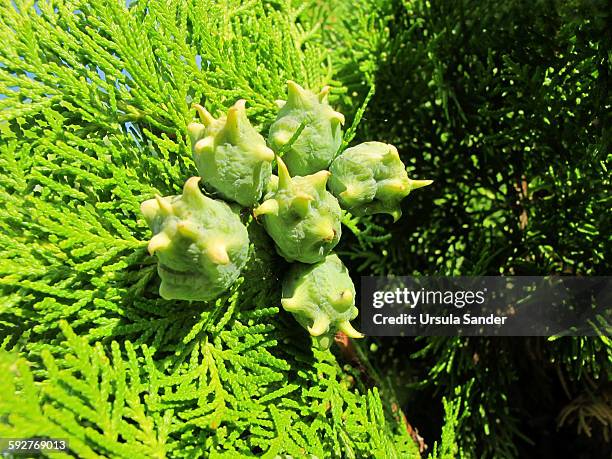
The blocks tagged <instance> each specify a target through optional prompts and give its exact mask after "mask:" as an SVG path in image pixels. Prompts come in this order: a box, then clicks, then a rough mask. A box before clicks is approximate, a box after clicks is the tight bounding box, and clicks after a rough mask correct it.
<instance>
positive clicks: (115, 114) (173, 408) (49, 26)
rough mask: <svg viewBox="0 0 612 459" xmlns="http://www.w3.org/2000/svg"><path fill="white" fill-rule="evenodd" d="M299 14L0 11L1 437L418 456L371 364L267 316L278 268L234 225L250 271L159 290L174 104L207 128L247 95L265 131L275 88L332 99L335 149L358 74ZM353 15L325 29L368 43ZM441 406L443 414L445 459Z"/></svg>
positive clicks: (212, 5) (179, 121) (449, 439)
mask: <svg viewBox="0 0 612 459" xmlns="http://www.w3.org/2000/svg"><path fill="white" fill-rule="evenodd" d="M311 8H318V6H317V5H316V4H312V5H311V4H309V3H303V4H301V6H300V7H299V8H297V7H294V5H292V4H291V3H290V2H288V1H275V2H262V1H248V2H233V1H230V2H219V3H216V2H212V1H195V0H194V1H188V0H176V1H169V2H154V1H151V2H148V1H137V2H132V4H131V5H130V6H126V5H125V4H123V3H120V2H114V1H103V0H94V1H53V2H51V1H39V2H29V1H20V0H15V1H12V2H2V3H1V4H0V38H1V40H2V43H3V46H2V47H0V94H1V95H2V96H1V97H2V98H1V99H0V135H1V138H2V141H1V142H0V170H1V171H2V172H1V174H0V202H1V204H2V206H1V207H2V213H1V214H0V228H1V231H0V243H1V246H2V248H3V250H2V252H1V255H0V293H1V298H2V302H1V305H0V343H1V348H2V350H1V352H0V373H1V374H2V375H3V376H2V378H0V390H1V391H2V397H0V436H1V437H5V438H6V437H29V436H36V437H45V436H46V437H56V438H65V439H67V440H68V441H69V444H70V448H71V453H72V454H73V455H76V456H78V457H100V456H106V457H244V456H259V455H261V456H263V457H270V458H273V457H288V456H293V457H303V456H305V455H313V456H317V457H330V456H331V457H381V458H382V457H385V458H387V457H418V454H419V453H418V447H417V445H416V444H415V442H414V441H413V439H412V438H411V437H410V435H409V433H408V429H407V428H406V424H405V418H404V416H403V414H402V412H401V410H400V409H399V407H398V404H397V401H396V399H395V396H394V395H393V391H392V390H391V388H390V387H389V386H388V385H387V384H385V383H384V381H383V379H382V378H380V377H378V376H377V374H376V372H375V371H374V369H373V368H372V367H371V365H370V364H369V363H368V355H367V354H368V353H367V352H365V351H363V350H362V349H361V348H360V347H359V346H358V345H356V346H355V348H354V352H353V353H352V357H351V356H343V355H340V354H335V353H332V352H330V351H320V350H318V349H316V348H313V347H311V343H310V341H309V340H308V339H306V336H305V333H303V331H302V330H301V329H300V328H299V327H296V325H295V321H294V320H293V319H292V318H291V317H290V316H289V315H288V314H287V313H285V312H284V311H282V309H281V308H280V304H281V303H280V299H281V291H280V288H279V279H278V273H280V272H283V269H285V265H284V261H283V260H282V259H281V258H280V257H279V256H278V255H276V253H275V250H274V247H273V246H272V244H271V242H270V240H269V238H267V236H265V235H264V234H263V233H262V231H263V229H262V228H261V227H260V226H259V225H255V224H252V223H253V222H252V217H251V216H248V215H242V218H243V219H245V220H246V223H247V227H248V231H249V241H250V244H251V246H252V247H251V248H252V249H253V252H252V253H254V254H256V256H252V257H251V258H250V259H249V262H248V264H247V265H245V267H244V269H243V271H242V273H241V275H240V276H239V277H238V278H237V279H236V280H235V281H234V283H233V284H232V285H231V287H230V288H229V290H228V291H227V292H225V293H224V294H222V295H221V296H220V297H219V298H218V299H216V300H214V301H212V302H209V303H202V302H189V301H181V300H168V299H164V298H163V297H160V295H159V285H160V279H159V277H158V275H157V270H156V263H155V259H154V258H153V257H150V256H149V253H148V250H147V245H148V244H147V242H148V240H149V238H150V233H149V228H148V226H147V222H146V221H145V218H143V216H142V215H141V213H140V210H139V206H140V203H141V202H143V201H145V200H147V199H150V198H151V197H153V196H155V195H159V196H177V195H180V193H181V190H182V188H183V184H184V183H185V180H186V178H188V177H192V176H195V175H197V173H196V168H197V165H196V164H194V162H193V160H192V154H191V153H192V152H191V145H190V140H189V137H188V136H187V135H186V134H187V132H188V124H189V123H190V122H192V121H193V111H192V109H191V106H192V104H194V103H196V104H200V105H205V106H206V107H207V108H208V110H210V112H211V113H212V114H213V115H214V116H220V114H222V113H225V112H226V110H227V109H228V108H229V107H230V106H232V105H233V104H234V103H235V102H236V101H237V100H239V99H245V100H247V101H248V103H249V118H250V120H251V122H253V124H254V125H255V126H256V127H257V128H258V129H260V130H265V129H267V127H269V125H270V124H271V122H272V121H273V119H274V116H275V113H276V106H275V105H274V100H276V99H280V98H281V97H282V96H283V94H284V92H285V82H286V80H287V79H293V80H296V81H300V82H303V83H304V84H305V85H307V86H308V87H312V88H317V87H322V86H324V85H325V84H329V85H330V86H331V87H332V91H331V95H330V97H331V98H332V99H333V98H334V97H336V98H337V97H338V96H340V98H341V99H342V103H343V105H344V106H345V107H347V111H346V113H347V114H349V113H350V114H351V117H350V120H351V121H350V123H351V124H350V128H349V129H348V131H347V135H345V139H344V141H345V142H349V141H350V140H351V138H352V136H353V135H354V133H355V129H356V125H357V122H358V121H359V119H360V117H361V115H362V114H363V109H358V107H359V105H360V104H361V103H362V101H363V97H365V94H368V93H369V94H370V95H371V94H372V80H371V76H372V74H373V73H372V72H373V70H375V68H374V67H373V66H372V65H370V64H368V65H365V64H364V63H371V62H373V61H372V60H371V59H370V58H368V57H364V56H365V55H366V54H365V52H364V53H362V54H359V55H351V54H350V53H346V54H343V55H341V56H340V55H336V54H335V53H331V52H329V51H328V48H327V47H326V46H325V45H324V42H325V40H324V37H323V36H322V35H321V34H320V32H319V31H320V30H321V27H320V26H321V24H322V22H321V21H318V20H317V19H316V18H317V17H321V15H320V13H317V12H316V11H314V10H312V11H311V10H309V9H311ZM357 11H358V12H354V13H353V16H351V19H350V21H348V22H344V21H340V22H338V23H337V24H336V27H338V30H337V31H336V32H333V33H331V35H333V36H334V37H336V39H338V40H343V44H344V46H345V48H346V49H355V50H359V49H362V50H365V49H366V48H367V46H359V45H358V44H357V43H358V42H359V40H361V37H363V36H365V33H366V30H367V31H369V29H370V27H369V26H372V25H374V26H376V25H377V24H379V22H377V21H378V19H372V20H370V19H368V18H367V17H366V16H365V15H366V14H368V13H367V8H360V9H358V10H357ZM362 14H363V15H364V16H360V15H362ZM349 24H351V25H355V24H360V25H361V26H360V27H352V28H350V29H344V27H347V26H348V25H349ZM366 26H368V27H366ZM374 29H375V30H376V33H377V34H378V33H379V32H378V29H376V27H374ZM326 33H329V29H327V31H326ZM353 33H354V35H352V34H353ZM380 33H383V32H380ZM351 40H354V43H353V42H351ZM353 45H355V46H353ZM332 58H337V59H336V61H337V64H334V59H332ZM351 62H353V63H351ZM343 75H345V76H346V80H347V83H346V85H345V83H344V82H343V80H342V77H343ZM360 75H361V78H362V81H363V82H365V83H366V84H362V85H360V84H359V83H358V80H359V78H360ZM349 80H350V81H349ZM350 85H352V86H353V87H359V88H361V89H363V88H365V89H363V91H362V92H356V96H349V94H348V88H349V87H350ZM351 94H352V93H351ZM359 94H361V95H362V96H363V97H362V98H361V99H360V98H359V97H357V96H358V95H359ZM352 120H355V121H354V122H353V121H352ZM171 204H174V202H172V203H170V202H165V201H163V200H162V202H158V203H157V205H158V206H159V208H160V209H161V208H163V207H165V206H166V205H171ZM149 207H151V209H149V210H155V209H152V207H153V206H149ZM146 215H148V216H151V215H152V213H147V214H146ZM344 222H345V224H346V226H347V227H348V228H349V229H350V231H352V232H353V233H354V234H355V237H356V238H358V240H359V241H362V243H363V244H366V243H368V244H369V243H372V241H376V240H378V238H380V231H381V227H380V226H378V225H375V224H373V223H372V222H371V221H370V220H369V219H363V220H361V219H359V218H357V217H349V216H346V218H345V220H344ZM160 224H161V221H160ZM186 229H188V228H187V227H186ZM149 248H151V247H149ZM153 249H155V244H154V246H153ZM336 352H337V350H336ZM458 407H459V405H458V404H457V403H456V402H455V403H448V404H446V412H447V416H448V419H449V423H448V424H447V428H446V430H445V431H444V434H443V436H442V443H441V446H440V448H439V449H438V451H439V452H440V455H441V456H444V457H450V456H449V455H454V453H453V452H456V442H455V436H454V425H455V422H456V419H457V418H458V417H459V412H458V411H457V410H458Z"/></svg>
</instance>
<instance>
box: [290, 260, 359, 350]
mask: <svg viewBox="0 0 612 459" xmlns="http://www.w3.org/2000/svg"><path fill="white" fill-rule="evenodd" d="M281 304H282V305H283V308H284V309H285V311H287V312H290V313H291V314H293V316H294V317H295V318H296V320H297V321H298V322H299V323H300V325H302V326H303V327H304V328H306V330H308V333H310V334H311V335H312V336H314V337H315V339H316V342H317V344H318V345H319V347H321V348H323V349H327V348H329V346H330V345H331V343H332V341H333V338H334V334H335V333H336V331H338V330H340V331H342V332H344V333H346V334H347V335H348V336H349V337H351V338H361V337H363V335H362V334H361V333H359V332H358V331H356V330H355V329H354V328H353V326H352V325H351V323H350V321H351V320H353V319H354V318H355V317H357V314H358V311H357V308H356V307H355V286H354V285H353V281H352V280H351V278H350V276H349V274H348V270H347V269H346V267H345V266H344V264H343V263H342V261H340V258H338V256H337V255H335V254H331V255H328V256H327V257H326V258H325V259H324V260H323V261H320V262H319V263H316V264H314V265H303V264H295V265H293V266H292V267H291V269H290V271H289V273H288V274H287V276H286V277H285V279H284V280H283V298H282V300H281Z"/></svg>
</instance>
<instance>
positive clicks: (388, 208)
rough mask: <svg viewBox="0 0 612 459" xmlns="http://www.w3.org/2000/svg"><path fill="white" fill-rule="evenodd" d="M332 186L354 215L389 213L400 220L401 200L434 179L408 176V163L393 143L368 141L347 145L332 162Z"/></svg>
mask: <svg viewBox="0 0 612 459" xmlns="http://www.w3.org/2000/svg"><path fill="white" fill-rule="evenodd" d="M330 171H331V173H332V176H331V179H330V181H329V189H330V190H331V192H332V193H333V194H334V196H336V197H337V198H338V200H339V201H340V205H341V206H342V207H343V208H344V209H346V210H348V211H349V212H351V213H352V214H354V215H370V214H378V213H387V214H389V215H391V216H393V219H394V221H397V220H398V219H399V218H400V217H401V216H402V211H401V207H400V202H401V200H402V199H404V198H405V197H406V196H408V195H409V194H410V192H411V191H412V190H414V189H417V188H421V187H424V186H427V185H429V184H430V183H432V181H431V180H412V179H410V178H408V174H407V172H406V167H405V166H404V163H402V161H401V160H400V157H399V154H398V152H397V149H396V148H395V147H394V146H393V145H389V144H386V143H382V142H365V143H362V144H359V145H357V146H355V147H351V148H347V149H346V150H344V152H343V153H342V154H341V155H339V156H338V157H337V158H336V159H335V160H334V161H333V162H332V164H331V167H330Z"/></svg>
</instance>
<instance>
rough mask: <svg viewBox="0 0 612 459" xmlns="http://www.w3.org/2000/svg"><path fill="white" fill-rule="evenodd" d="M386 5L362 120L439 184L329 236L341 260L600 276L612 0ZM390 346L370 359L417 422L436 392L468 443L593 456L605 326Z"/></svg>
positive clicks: (603, 423)
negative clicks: (586, 331)
mask: <svg viewBox="0 0 612 459" xmlns="http://www.w3.org/2000/svg"><path fill="white" fill-rule="evenodd" d="M392 3H393V4H394V13H395V14H394V16H393V19H392V21H391V22H390V26H389V27H390V28H391V34H390V35H391V39H390V40H389V42H388V45H387V46H386V47H385V48H384V50H385V51H384V52H382V53H381V56H382V55H385V54H386V56H387V59H386V61H385V62H381V63H380V65H379V68H378V72H377V76H376V96H375V97H374V98H373V99H372V101H371V102H370V105H369V106H368V111H367V113H366V116H365V117H364V119H363V120H362V123H361V124H360V133H359V134H358V135H359V136H360V138H362V139H363V140H366V139H370V138H375V137H378V138H384V139H386V140H388V141H389V142H391V143H393V144H394V145H396V146H397V147H398V150H399V152H400V154H401V156H402V160H403V161H404V162H405V163H406V164H407V165H412V166H413V167H414V168H415V170H417V171H418V172H419V174H422V176H423V177H427V178H431V179H433V180H434V184H433V185H432V186H431V187H430V188H429V189H428V194H427V195H424V194H421V195H419V194H414V195H413V196H411V198H410V200H408V201H407V202H405V209H404V214H405V217H404V218H402V220H400V221H399V222H398V224H397V225H395V226H392V227H390V228H389V231H390V233H391V237H390V238H388V239H386V240H381V241H379V242H376V243H373V246H370V247H368V248H367V249H365V250H355V249H354V247H356V245H355V244H353V245H352V246H350V247H348V246H347V248H346V249H345V251H344V252H342V247H340V253H341V255H342V256H343V259H344V260H345V262H346V263H347V264H348V266H349V268H350V269H355V268H360V269H361V272H362V273H364V274H366V273H374V274H386V273H395V274H399V275H411V274H412V275H418V274H429V275H436V274H437V275H462V276H470V275H500V274H501V275H550V274H559V275H578V276H593V275H610V274H611V273H612V217H611V213H610V209H611V208H612V194H611V193H610V190H611V189H612V183H611V177H612V173H611V171H612V149H611V139H612V110H611V104H612V94H611V93H610V87H611V76H612V59H611V55H610V49H612V33H611V29H610V26H609V24H610V21H611V10H610V7H609V2H606V1H605V0H603V1H601V0H570V1H563V2H547V1H534V2H523V1H520V0H512V1H507V2H497V1H482V0H464V1H462V2H444V1H425V0H414V1H393V2H392ZM400 75H401V77H399V76H400ZM375 221H377V220H375ZM357 247H358V246H357ZM381 252H382V253H384V254H385V255H386V257H384V258H382V257H380V256H379V255H378V254H379V253H381ZM350 257H353V265H351V264H350V261H349V259H350ZM383 344H385V345H386V346H385V347H384V348H382V349H381V351H380V352H381V356H380V357H379V359H378V360H379V361H381V362H384V361H385V359H386V362H388V363H386V365H388V369H389V370H390V374H391V376H392V378H394V379H395V380H396V381H397V385H398V387H402V388H403V389H404V390H403V391H402V392H403V395H405V399H404V400H405V402H406V403H407V406H409V407H410V408H411V409H412V410H413V411H412V413H413V415H414V416H413V418H412V419H411V420H412V421H413V422H415V423H416V424H417V425H418V418H419V417H420V419H423V420H428V419H429V420H431V413H432V410H431V402H432V397H435V396H438V397H441V396H444V395H446V396H449V395H454V394H458V395H460V396H461V398H462V399H463V401H464V402H465V403H466V405H465V407H466V410H464V414H465V416H464V417H463V419H462V421H461V422H460V424H459V427H458V429H459V430H458V432H459V434H458V437H459V438H460V440H461V444H462V445H463V446H464V447H465V449H466V450H467V451H471V452H473V453H474V454H475V455H477V456H480V455H482V456H484V457H495V458H514V457H528V456H529V457H531V456H537V457H555V454H558V455H559V456H570V455H572V454H576V455H578V454H581V453H583V454H586V455H589V453H584V451H590V452H591V454H592V455H593V457H596V456H599V454H602V451H604V450H605V449H606V448H610V443H609V441H610V439H611V438H612V431H611V430H610V426H612V405H611V404H610V385H609V381H610V380H611V378H612V344H611V342H610V340H609V339H606V338H605V337H604V338H579V337H577V338H563V339H557V340H554V341H548V342H547V341H546V340H544V339H539V338H526V339H479V338H463V339H460V338H440V337H434V338H428V339H422V340H417V341H416V343H415V341H414V340H400V339H397V340H395V341H394V342H391V341H385V342H384V343H383ZM410 352H414V354H413V357H414V358H413V359H411V360H410V363H409V364H408V365H407V364H405V357H404V356H405V355H406V354H408V353H410ZM387 353H388V354H389V356H386V355H387ZM383 355H385V356H386V357H383ZM393 359H397V361H396V362H397V363H392V362H393ZM410 380H412V381H413V382H414V384H413V385H411V386H409V385H408V381H410ZM416 388H420V389H422V390H420V391H417V390H415V389H416ZM400 399H402V397H400ZM425 435H426V433H425ZM553 435H558V437H555V439H554V440H549V441H543V440H544V439H545V438H546V439H550V438H551V436H553ZM426 436H427V435H426ZM606 438H607V439H608V441H607V442H606ZM559 440H562V441H559ZM546 448H552V450H547V449H546ZM554 448H559V450H557V452H556V453H555V452H554V451H555V450H554ZM608 450H609V449H608ZM570 451H572V452H570ZM549 455H550V456H549Z"/></svg>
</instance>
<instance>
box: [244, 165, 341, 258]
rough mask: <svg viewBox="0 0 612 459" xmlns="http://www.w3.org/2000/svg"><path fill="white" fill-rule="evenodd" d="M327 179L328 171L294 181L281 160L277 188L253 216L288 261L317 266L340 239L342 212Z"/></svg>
mask: <svg viewBox="0 0 612 459" xmlns="http://www.w3.org/2000/svg"><path fill="white" fill-rule="evenodd" d="M328 178H329V172H328V171H321V172H317V173H316V174H313V175H307V176H305V177H293V178H292V177H291V176H290V175H289V171H288V170H287V167H286V166H285V163H284V162H283V161H282V160H281V159H280V158H278V189H277V190H276V192H275V193H274V194H273V195H272V197H270V198H269V199H267V200H266V201H264V202H263V203H262V204H261V205H260V206H259V207H258V208H257V209H255V211H254V212H253V214H254V215H255V217H256V218H259V219H261V220H263V224H264V227H265V228H266V231H267V232H268V234H269V235H270V237H271V238H272V239H273V240H274V242H275V243H276V249H277V251H278V253H279V254H280V255H281V256H283V257H284V258H285V259H286V260H287V261H299V262H302V263H316V262H318V261H321V260H323V259H324V258H325V256H326V255H327V254H329V253H330V252H331V251H332V249H333V248H334V247H335V246H336V244H337V243H338V241H339V240H340V235H341V232H340V231H341V230H340V219H341V217H342V211H341V209H340V205H339V204H338V201H337V200H336V198H334V197H333V196H332V194H331V193H329V192H328V191H327V190H326V189H325V185H326V183H327V179H328Z"/></svg>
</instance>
